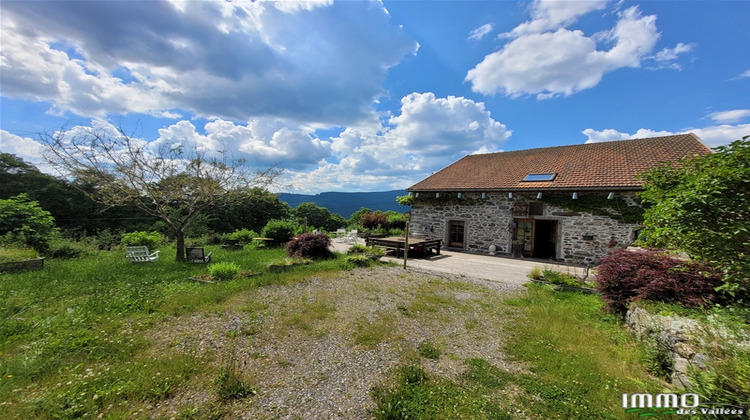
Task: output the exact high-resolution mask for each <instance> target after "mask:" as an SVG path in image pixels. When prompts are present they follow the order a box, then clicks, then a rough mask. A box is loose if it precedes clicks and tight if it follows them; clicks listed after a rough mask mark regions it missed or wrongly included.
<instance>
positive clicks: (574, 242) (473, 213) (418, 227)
mask: <svg viewBox="0 0 750 420" xmlns="http://www.w3.org/2000/svg"><path fill="white" fill-rule="evenodd" d="M442 195H443V197H445V196H451V197H456V194H455V193H454V194H450V193H442ZM486 195H487V197H486V199H481V195H480V194H479V193H463V194H462V196H463V200H465V202H467V205H463V204H461V200H457V199H454V198H451V199H450V200H449V201H448V202H445V203H436V202H433V203H429V204H415V205H412V211H411V231H412V233H413V234H415V235H420V236H426V237H428V238H434V239H442V240H443V243H444V246H446V247H447V245H448V224H449V222H450V221H452V220H460V221H463V222H464V224H465V231H466V233H465V242H464V248H463V249H464V250H467V251H476V252H487V250H488V248H489V246H490V245H495V247H496V248H497V251H496V252H497V254H500V255H503V254H504V255H510V254H511V253H512V235H513V229H512V227H511V226H509V225H510V224H511V223H512V222H513V220H514V216H513V207H514V204H515V203H517V202H528V201H535V200H534V199H533V197H532V196H529V197H524V196H523V195H522V194H516V196H515V197H514V198H508V194H507V193H486ZM618 195H619V196H620V198H624V199H625V200H626V201H627V202H629V203H632V204H635V203H636V201H635V194H634V193H627V194H625V195H624V196H623V194H621V193H618ZM518 217H519V218H521V217H520V216H518ZM522 218H529V219H541V220H556V221H557V222H558V232H557V235H558V236H557V252H556V255H557V259H558V260H562V261H565V262H568V263H576V264H586V263H593V262H595V261H596V260H597V259H599V258H601V257H602V256H604V255H606V254H607V251H608V250H610V249H611V246H612V245H614V246H615V247H618V248H619V247H624V246H627V245H629V244H630V243H632V241H633V232H634V230H635V229H637V228H638V227H639V225H637V224H632V223H622V222H618V221H616V220H613V219H611V218H609V217H606V216H595V215H592V214H590V213H586V212H576V213H573V212H569V211H567V210H565V209H563V208H560V207H555V206H552V205H549V204H547V203H545V204H544V211H543V214H542V215H540V216H528V217H522Z"/></svg>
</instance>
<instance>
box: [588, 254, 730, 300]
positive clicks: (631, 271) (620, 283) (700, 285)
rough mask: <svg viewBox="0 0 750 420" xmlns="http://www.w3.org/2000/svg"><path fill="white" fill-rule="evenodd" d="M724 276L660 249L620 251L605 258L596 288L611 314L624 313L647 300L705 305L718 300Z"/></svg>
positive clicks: (600, 268) (600, 267)
mask: <svg viewBox="0 0 750 420" xmlns="http://www.w3.org/2000/svg"><path fill="white" fill-rule="evenodd" d="M719 285H721V276H720V275H719V274H717V273H716V272H714V271H712V270H711V269H710V268H709V267H707V266H705V265H701V264H697V263H693V262H688V261H683V260H680V259H678V258H675V257H672V256H669V255H666V254H664V253H663V252H661V251H657V250H643V251H636V252H633V251H628V250H620V251H617V252H616V253H614V254H612V255H610V256H607V257H604V258H602V260H601V264H600V265H599V274H598V275H597V277H596V288H597V290H598V291H599V293H600V294H601V296H602V299H603V300H604V301H605V302H606V304H607V309H608V310H609V311H611V312H618V313H620V314H624V313H625V311H626V310H627V305H628V303H630V302H633V301H636V300H641V299H647V300H654V301H658V302H667V303H670V302H674V303H681V304H683V305H685V306H688V307H695V306H706V305H708V304H711V303H713V302H715V301H717V300H718V299H719V296H718V295H717V292H716V291H715V289H716V287H718V286H719Z"/></svg>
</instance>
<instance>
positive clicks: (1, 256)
mask: <svg viewBox="0 0 750 420" xmlns="http://www.w3.org/2000/svg"><path fill="white" fill-rule="evenodd" d="M37 256H39V254H37V252H36V251H34V250H33V249H31V248H8V247H2V248H0V264H2V263H6V262H15V261H23V260H30V259H32V258H36V257H37Z"/></svg>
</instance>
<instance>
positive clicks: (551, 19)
mask: <svg viewBox="0 0 750 420" xmlns="http://www.w3.org/2000/svg"><path fill="white" fill-rule="evenodd" d="M606 4H607V0H595V1H559V0H536V1H534V3H533V4H532V6H531V17H532V20H530V21H527V22H524V23H522V24H520V25H518V26H517V27H515V28H514V29H513V30H512V31H510V32H509V33H506V34H502V35H501V36H503V37H513V38H516V37H519V36H523V35H528V34H533V33H540V32H546V31H554V30H557V29H560V28H565V27H567V26H569V25H571V24H572V23H574V22H575V21H577V20H578V17H579V16H582V15H585V14H587V13H589V12H592V11H594V10H602V9H604V7H605V6H606Z"/></svg>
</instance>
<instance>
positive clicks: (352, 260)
mask: <svg viewBox="0 0 750 420" xmlns="http://www.w3.org/2000/svg"><path fill="white" fill-rule="evenodd" d="M344 262H345V263H347V264H351V265H353V266H355V267H369V266H370V265H371V264H372V259H370V258H367V256H365V255H361V254H354V255H347V256H346V257H345V258H344Z"/></svg>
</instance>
